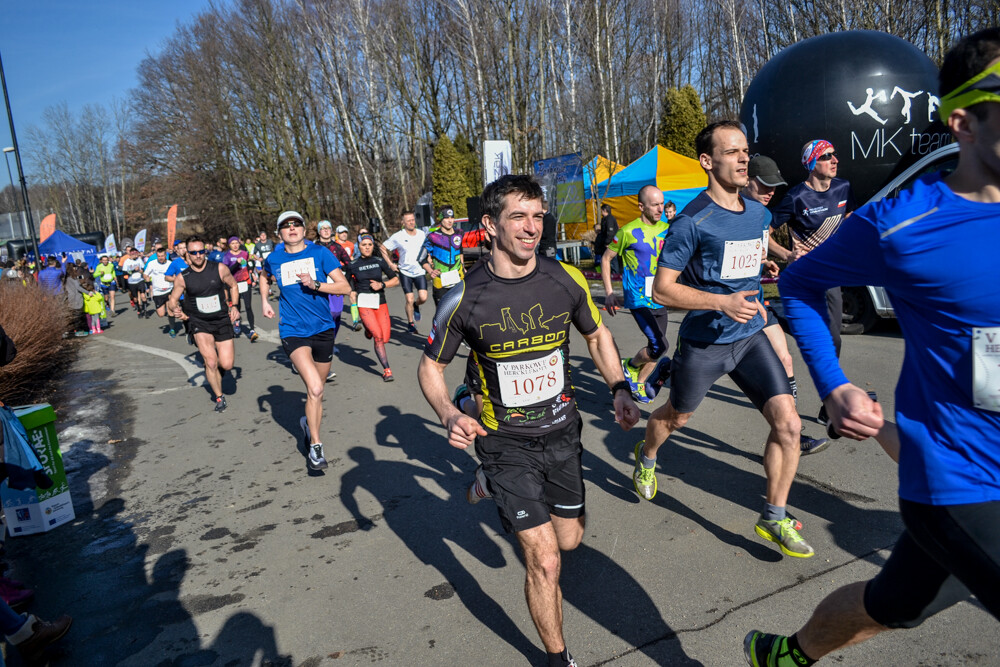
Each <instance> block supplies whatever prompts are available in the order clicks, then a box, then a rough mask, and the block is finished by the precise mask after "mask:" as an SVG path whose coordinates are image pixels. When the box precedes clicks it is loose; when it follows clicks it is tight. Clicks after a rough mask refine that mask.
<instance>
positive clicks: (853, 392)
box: [823, 383, 885, 440]
mask: <svg viewBox="0 0 1000 667" xmlns="http://www.w3.org/2000/svg"><path fill="white" fill-rule="evenodd" d="M823 403H824V404H825V405H826V409H827V412H828V413H829V414H830V423H831V424H833V427H834V428H835V429H836V430H837V432H838V433H840V434H841V435H843V436H846V437H848V438H851V439H852V440H865V439H867V438H871V437H874V436H875V435H877V434H878V432H879V430H880V429H881V428H882V425H883V424H884V423H885V421H884V420H883V418H882V406H881V405H879V404H878V403H877V402H876V401H873V400H872V399H871V397H870V396H869V395H868V392H866V391H865V390H864V389H862V388H861V387H857V386H855V385H853V384H851V383H847V384H842V385H840V386H839V387H837V388H836V389H834V390H833V391H831V392H830V394H829V396H827V397H826V399H825V400H824V401H823Z"/></svg>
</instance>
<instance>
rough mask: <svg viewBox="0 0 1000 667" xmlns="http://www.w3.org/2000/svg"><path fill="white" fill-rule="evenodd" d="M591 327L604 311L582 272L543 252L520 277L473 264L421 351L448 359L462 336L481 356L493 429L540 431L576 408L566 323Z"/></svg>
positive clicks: (485, 418) (486, 416) (486, 420)
mask: <svg viewBox="0 0 1000 667" xmlns="http://www.w3.org/2000/svg"><path fill="white" fill-rule="evenodd" d="M571 323H572V324H573V326H575V327H576V328H577V330H578V331H580V333H582V334H584V335H589V334H592V333H593V332H595V331H597V328H598V327H599V326H600V325H601V315H600V313H599V312H598V310H597V307H596V306H595V305H594V302H593V300H592V299H591V298H590V290H589V288H588V287H587V282H586V280H584V278H583V276H582V275H581V274H580V272H579V271H578V270H577V269H575V268H573V267H572V266H568V265H566V264H562V263H561V262H558V261H556V260H554V259H549V258H546V257H539V258H537V264H536V267H535V270H534V271H533V272H532V273H531V274H529V275H527V276H525V277H523V278H517V279H505V278H500V277H499V276H497V275H496V274H494V273H493V272H492V270H491V269H490V266H489V264H488V263H483V264H481V265H479V266H476V267H475V268H473V269H472V270H471V271H470V272H469V273H468V275H467V276H466V278H465V281H464V282H462V283H459V284H458V285H456V286H455V288H454V289H452V290H451V291H450V292H449V293H448V294H447V295H446V296H445V297H444V298H443V299H441V303H440V305H439V306H438V310H437V313H436V314H435V316H434V327H433V329H432V330H431V334H430V337H429V338H428V341H427V347H426V349H425V350H424V354H426V355H427V356H428V357H430V358H431V359H433V360H434V361H437V362H440V363H449V362H450V361H451V360H452V359H453V358H454V356H455V354H456V353H457V352H458V349H459V346H460V345H461V343H462V341H463V340H464V341H465V343H466V344H467V345H468V346H469V347H470V348H471V350H472V352H471V354H473V355H475V357H476V360H477V361H478V362H479V373H480V380H481V382H482V387H483V413H482V417H481V420H482V422H483V426H485V427H486V429H487V430H488V431H492V432H500V433H506V434H512V435H517V434H520V435H540V434H542V433H545V432H547V431H549V430H555V429H558V428H559V427H561V426H563V425H565V424H567V423H569V422H570V421H571V420H572V418H573V417H574V416H575V415H576V401H575V399H574V389H573V385H572V383H571V381H570V369H569V327H570V324H571Z"/></svg>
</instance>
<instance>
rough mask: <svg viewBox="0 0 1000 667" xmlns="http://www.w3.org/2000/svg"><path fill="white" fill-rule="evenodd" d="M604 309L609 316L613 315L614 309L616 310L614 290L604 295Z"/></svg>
mask: <svg viewBox="0 0 1000 667" xmlns="http://www.w3.org/2000/svg"><path fill="white" fill-rule="evenodd" d="M604 310H606V311H608V315H610V316H611V317H614V316H615V311H616V310H618V297H617V296H615V293H614V292H612V293H611V294H609V295H607V296H606V297H604Z"/></svg>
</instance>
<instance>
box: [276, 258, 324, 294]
mask: <svg viewBox="0 0 1000 667" xmlns="http://www.w3.org/2000/svg"><path fill="white" fill-rule="evenodd" d="M300 273H308V274H309V275H311V276H312V277H313V279H315V278H316V263H315V262H314V261H313V258H312V257H306V258H305V259H296V260H292V261H291V262H285V263H284V264H282V265H281V286H282V287H284V286H285V285H294V284H295V283H297V282H299V274H300Z"/></svg>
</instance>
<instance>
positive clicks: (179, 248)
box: [174, 241, 188, 258]
mask: <svg viewBox="0 0 1000 667" xmlns="http://www.w3.org/2000/svg"><path fill="white" fill-rule="evenodd" d="M174 252H176V253H177V256H178V257H182V258H187V254H188V247H187V242H186V241H181V242H180V243H179V244H177V245H176V246H174Z"/></svg>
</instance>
